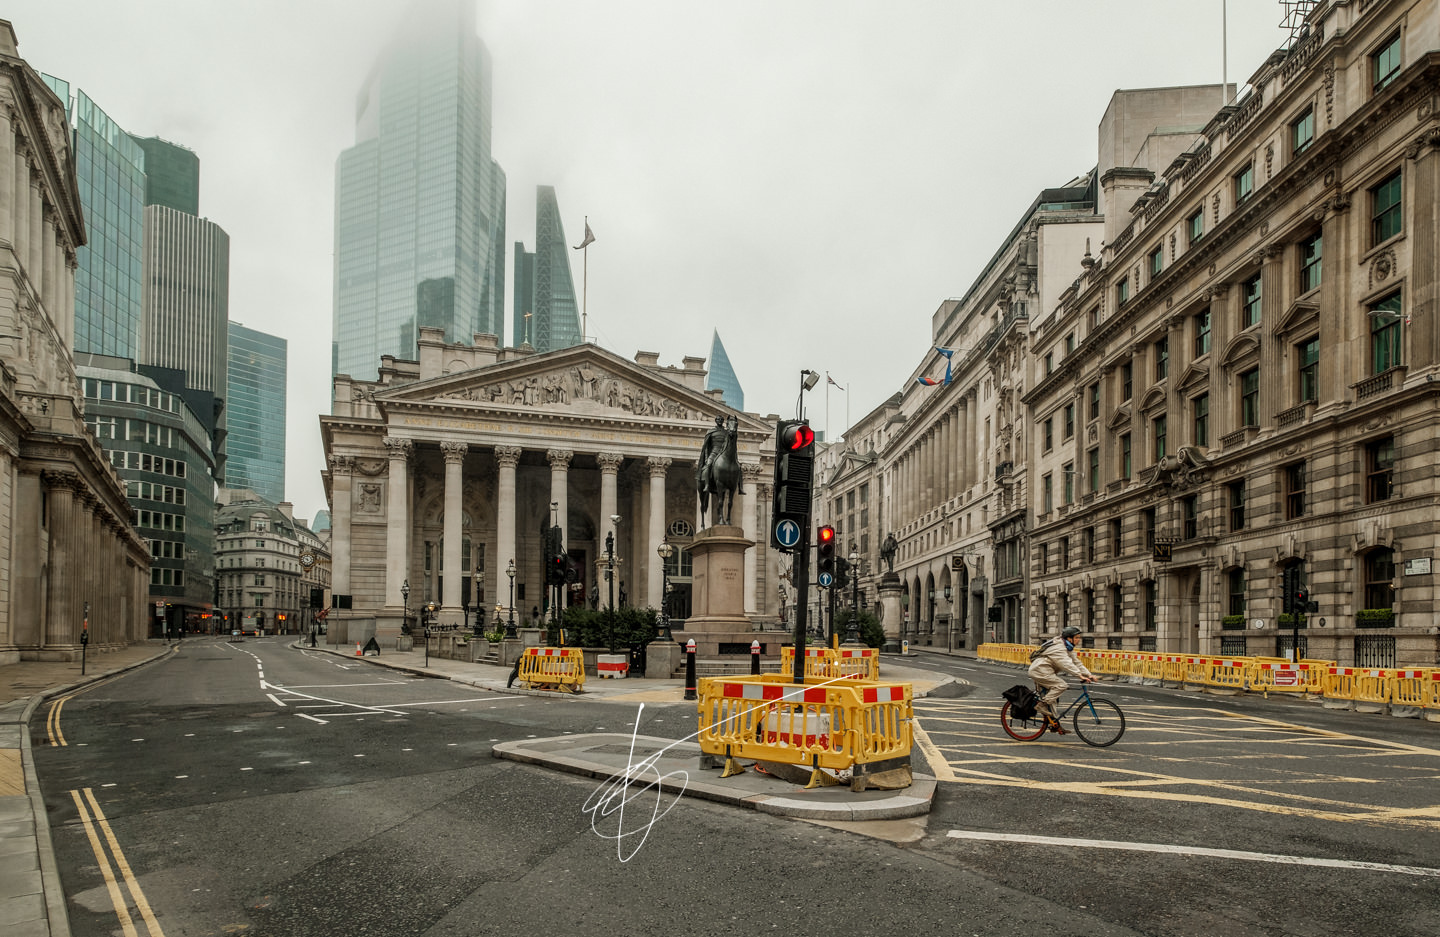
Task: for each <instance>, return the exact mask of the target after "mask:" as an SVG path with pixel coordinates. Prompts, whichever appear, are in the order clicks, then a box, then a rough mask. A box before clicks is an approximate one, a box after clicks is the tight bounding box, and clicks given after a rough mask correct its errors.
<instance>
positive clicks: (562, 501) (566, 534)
mask: <svg viewBox="0 0 1440 937" xmlns="http://www.w3.org/2000/svg"><path fill="white" fill-rule="evenodd" d="M574 457H575V453H574V452H571V451H570V450H569V449H547V450H545V458H546V459H548V460H549V461H550V502H551V503H552V504H554V505H555V523H556V524H559V525H560V537H561V540H562V542H563V543H564V545H565V548H566V549H567V550H568V549H569V548H570V460H571V459H573V458H574Z"/></svg>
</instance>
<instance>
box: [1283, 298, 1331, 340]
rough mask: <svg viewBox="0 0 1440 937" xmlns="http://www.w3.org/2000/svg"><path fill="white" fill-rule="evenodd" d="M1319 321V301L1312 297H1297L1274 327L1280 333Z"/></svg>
mask: <svg viewBox="0 0 1440 937" xmlns="http://www.w3.org/2000/svg"><path fill="white" fill-rule="evenodd" d="M1319 321H1320V303H1319V302H1318V301H1317V300H1316V299H1314V298H1309V299H1297V300H1295V302H1293V303H1291V304H1290V308H1289V309H1287V310H1285V314H1284V315H1283V316H1281V317H1280V324H1279V325H1277V326H1276V327H1275V331H1277V332H1279V333H1281V334H1285V333H1289V332H1298V331H1301V330H1302V329H1304V328H1306V327H1307V326H1312V325H1316V324H1318V323H1319Z"/></svg>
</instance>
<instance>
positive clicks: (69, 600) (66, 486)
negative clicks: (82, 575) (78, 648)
mask: <svg viewBox="0 0 1440 937" xmlns="http://www.w3.org/2000/svg"><path fill="white" fill-rule="evenodd" d="M41 480H42V481H43V483H44V485H45V488H46V493H47V496H48V502H49V504H48V508H49V510H48V514H49V518H48V519H49V528H50V552H49V556H48V564H47V565H48V566H49V570H50V575H49V579H48V582H47V590H48V595H47V596H46V603H45V604H46V613H47V618H46V622H45V628H44V634H43V636H42V638H41V642H42V644H43V645H73V644H75V643H76V640H77V638H78V636H79V623H78V619H77V617H76V615H75V611H76V605H75V602H76V599H77V598H78V596H77V592H78V590H77V589H76V582H75V580H74V578H73V576H74V574H75V571H76V570H78V569H79V568H80V563H81V557H80V555H79V552H78V551H77V550H76V543H75V532H76V522H75V515H76V513H77V507H76V504H75V495H76V493H77V491H78V489H79V487H80V479H79V477H78V476H77V475H76V474H75V473H74V472H59V471H45V472H43V473H41Z"/></svg>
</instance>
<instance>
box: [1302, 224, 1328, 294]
mask: <svg viewBox="0 0 1440 937" xmlns="http://www.w3.org/2000/svg"><path fill="white" fill-rule="evenodd" d="M1323 247H1324V242H1323V239H1322V238H1321V236H1320V233H1319V232H1318V231H1317V232H1316V233H1315V234H1312V235H1311V236H1310V237H1308V238H1306V239H1305V240H1303V241H1301V242H1300V292H1302V293H1308V292H1310V291H1311V290H1313V289H1315V288H1317V287H1318V286H1319V285H1320V256H1321V254H1322V248H1323Z"/></svg>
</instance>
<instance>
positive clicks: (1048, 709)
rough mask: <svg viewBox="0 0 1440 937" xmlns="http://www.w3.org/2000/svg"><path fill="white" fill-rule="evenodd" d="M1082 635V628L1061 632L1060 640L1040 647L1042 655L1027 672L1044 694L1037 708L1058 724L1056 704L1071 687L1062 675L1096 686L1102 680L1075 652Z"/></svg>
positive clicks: (1036, 658) (1038, 654)
mask: <svg viewBox="0 0 1440 937" xmlns="http://www.w3.org/2000/svg"><path fill="white" fill-rule="evenodd" d="M1079 634H1080V629H1079V628H1076V627H1075V626H1074V625H1070V626H1069V627H1067V628H1065V629H1063V630H1062V631H1061V632H1060V637H1058V638H1051V639H1050V640H1048V641H1046V642H1045V643H1044V644H1042V645H1040V650H1039V652H1038V653H1037V655H1036V657H1035V659H1034V660H1033V661H1032V662H1031V664H1030V667H1029V669H1028V670H1027V671H1026V672H1027V673H1029V674H1030V679H1031V680H1034V681H1035V688H1036V689H1037V690H1041V691H1042V693H1041V696H1040V702H1039V704H1038V706H1037V707H1036V708H1038V709H1039V710H1040V712H1042V713H1044V714H1045V717H1046V720H1047V721H1054V720H1055V719H1056V718H1057V717H1058V715H1059V714H1058V713H1057V712H1056V710H1055V703H1056V702H1058V701H1059V699H1060V694H1062V693H1064V692H1065V690H1066V689H1067V688H1068V687H1069V684H1068V683H1066V682H1065V678H1064V677H1062V676H1061V674H1062V673H1069V674H1074V675H1075V676H1077V677H1079V678H1080V682H1081V683H1095V682H1097V681H1098V680H1099V679H1100V678H1099V677H1097V676H1095V675H1094V674H1093V673H1091V672H1090V671H1089V670H1087V669H1086V668H1085V665H1084V664H1082V663H1080V657H1079V655H1078V654H1076V653H1075V644H1076V640H1077V635H1079Z"/></svg>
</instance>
